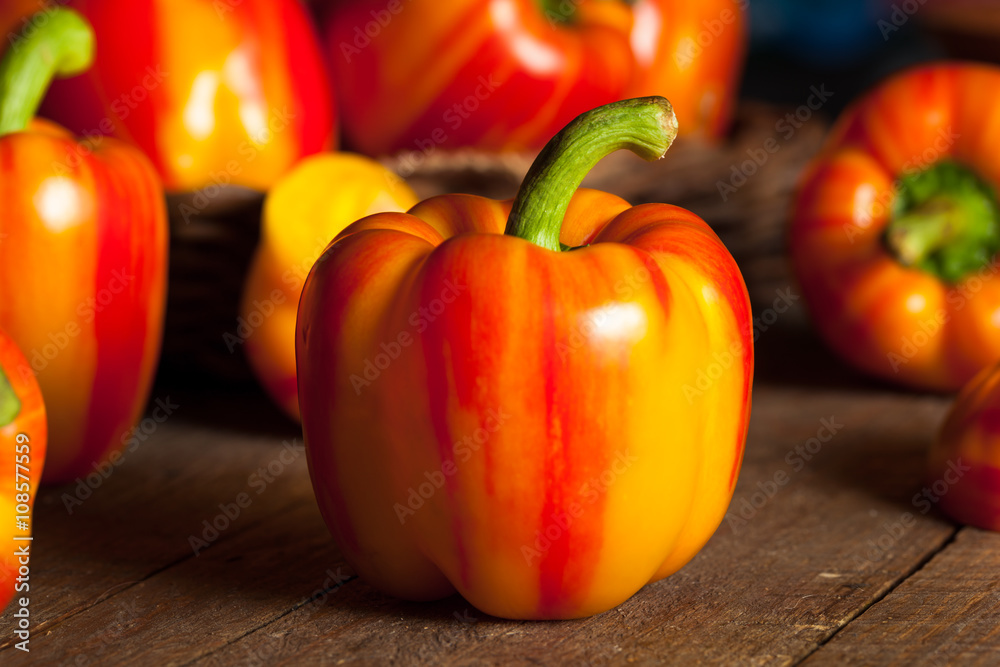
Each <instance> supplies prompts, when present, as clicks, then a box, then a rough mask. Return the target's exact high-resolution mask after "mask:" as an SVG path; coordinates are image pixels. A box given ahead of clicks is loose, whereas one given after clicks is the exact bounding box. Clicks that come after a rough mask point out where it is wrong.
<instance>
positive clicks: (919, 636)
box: [805, 528, 1000, 667]
mask: <svg viewBox="0 0 1000 667" xmlns="http://www.w3.org/2000/svg"><path fill="white" fill-rule="evenodd" d="M998 573H1000V535H998V534H997V533H989V532H986V531H982V530H978V529H976V528H963V529H962V530H961V531H960V532H959V533H958V535H957V536H956V538H955V541H954V542H953V543H952V544H950V545H949V546H948V548H947V549H945V550H944V551H942V552H941V553H940V554H938V555H937V556H935V557H934V558H933V559H932V560H931V561H930V562H929V563H927V565H926V566H925V567H923V568H922V569H921V570H920V571H919V572H917V573H916V574H914V575H913V576H912V577H910V578H909V579H907V580H906V581H905V582H903V583H902V584H901V585H900V586H899V587H898V588H897V589H896V590H894V591H893V592H892V593H891V594H889V595H888V596H887V597H886V598H885V600H883V601H882V602H881V603H879V604H877V605H875V606H874V607H872V608H871V609H869V610H868V611H866V612H865V613H863V614H861V616H859V617H858V618H857V620H855V621H854V622H853V623H851V624H850V625H849V626H848V627H847V628H846V629H845V630H844V631H843V632H841V633H839V634H838V635H837V636H836V637H835V638H834V639H833V640H832V641H831V642H829V643H828V644H826V645H825V646H823V648H822V649H820V650H819V651H817V652H816V653H814V654H813V655H812V656H811V657H810V658H809V660H807V661H806V663H805V664H806V665H809V667H814V666H815V665H843V664H861V663H866V664H889V663H895V664H908V665H950V664H962V665H990V666H993V665H996V664H997V662H998V661H1000V574H998Z"/></svg>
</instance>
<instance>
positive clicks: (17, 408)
mask: <svg viewBox="0 0 1000 667" xmlns="http://www.w3.org/2000/svg"><path fill="white" fill-rule="evenodd" d="M19 414H21V399H19V398H18V397H17V394H15V393H14V388H13V387H11V386H10V381H9V380H8V379H7V376H6V375H5V374H4V372H3V369H2V368H0V428H3V427H4V426H6V425H7V424H9V423H11V422H12V421H14V420H15V419H17V416H18V415H19Z"/></svg>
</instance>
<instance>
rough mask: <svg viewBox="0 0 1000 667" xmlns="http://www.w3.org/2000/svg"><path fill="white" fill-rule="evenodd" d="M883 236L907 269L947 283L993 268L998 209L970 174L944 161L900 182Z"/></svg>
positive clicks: (999, 230) (999, 236)
mask: <svg viewBox="0 0 1000 667" xmlns="http://www.w3.org/2000/svg"><path fill="white" fill-rule="evenodd" d="M893 209H894V210H893V219H892V222H890V223H889V226H888V227H887V229H886V233H885V243H886V245H887V246H888V248H889V251H890V252H891V253H892V254H893V255H894V256H895V257H896V259H897V260H899V262H900V263H901V264H903V265H904V266H911V267H914V268H918V269H921V270H923V271H926V272H927V273H931V274H933V275H935V276H937V277H938V278H941V279H942V280H944V281H946V282H949V283H957V282H958V281H960V280H961V279H962V278H963V277H964V276H965V275H967V274H969V273H971V272H973V271H977V270H979V269H981V268H983V267H984V266H986V265H987V264H989V263H990V262H991V261H992V260H993V257H994V255H995V254H996V253H997V251H998V250H1000V208H998V206H997V200H996V197H995V195H994V193H993V189H992V188H991V187H990V186H989V185H988V184H987V183H985V182H984V181H983V180H982V179H980V178H979V177H978V176H977V175H976V174H975V173H974V172H973V171H972V170H971V169H968V168H967V167H964V166H962V165H960V164H957V163H955V162H950V161H942V162H938V163H937V164H934V165H932V166H931V167H929V168H927V169H925V170H923V171H921V172H918V173H916V174H911V175H907V176H906V177H904V178H903V179H902V181H901V182H900V190H899V194H898V195H897V197H896V200H895V204H894V207H893Z"/></svg>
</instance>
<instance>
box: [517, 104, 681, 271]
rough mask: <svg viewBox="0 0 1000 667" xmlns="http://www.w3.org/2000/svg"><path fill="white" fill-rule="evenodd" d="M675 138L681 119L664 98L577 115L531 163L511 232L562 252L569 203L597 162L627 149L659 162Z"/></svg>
mask: <svg viewBox="0 0 1000 667" xmlns="http://www.w3.org/2000/svg"><path fill="white" fill-rule="evenodd" d="M676 136H677V117H676V116H674V111H673V108H671V106H670V102H668V101H667V100H666V99H664V98H662V97H642V98H638V99H633V100H623V101H621V102H615V103H613V104H608V105H605V106H602V107H598V108H596V109H594V110H592V111H588V112H586V113H584V114H581V115H580V116H577V118H576V119H575V120H573V121H572V122H571V123H570V124H569V125H567V126H566V127H565V128H563V130H562V131H560V132H559V134H557V135H556V136H554V137H553V138H552V140H551V141H549V143H548V144H546V146H545V148H544V149H542V152H541V153H540V154H539V155H538V157H537V158H536V159H535V162H534V163H533V164H532V165H531V169H529V170H528V175H527V176H525V177H524V182H523V183H521V189H520V190H518V193H517V198H516V199H515V200H514V205H513V208H512V209H511V212H510V217H509V218H508V219H507V230H506V234H507V235H508V236H516V237H518V238H522V239H524V240H526V241H531V242H532V243H534V244H535V245H538V246H541V247H543V248H548V249H549V250H554V251H557V252H558V251H559V250H560V249H561V246H560V243H559V232H560V230H561V228H562V222H563V218H565V217H566V210H567V209H568V208H569V202H570V200H571V199H572V198H573V194H574V193H575V192H576V190H577V188H579V187H580V183H581V182H582V181H583V178H584V177H585V176H586V175H587V174H588V173H589V172H590V170H591V169H593V168H594V165H596V164H597V163H598V162H599V161H600V160H601V159H603V158H604V157H606V156H608V155H610V154H611V153H614V152H615V151H617V150H621V149H623V148H627V149H628V150H630V151H632V152H633V153H635V154H636V155H638V156H639V157H641V158H643V159H644V160H650V161H652V160H657V159H659V158H661V157H663V155H664V154H665V153H666V152H667V149H668V148H670V144H672V143H673V141H674V138H675V137H676Z"/></svg>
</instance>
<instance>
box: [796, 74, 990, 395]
mask: <svg viewBox="0 0 1000 667" xmlns="http://www.w3.org/2000/svg"><path fill="white" fill-rule="evenodd" d="M997 90H1000V69H997V68H996V67H991V66H987V65H972V64H936V65H929V66H923V67H918V68H915V69H912V70H910V71H907V72H905V73H903V74H900V75H897V76H895V77H893V78H892V79H890V80H889V81H887V82H885V83H884V84H882V85H881V86H879V87H878V88H877V89H876V90H874V91H873V92H872V93H870V94H869V95H867V96H866V97H864V98H863V99H861V100H860V101H858V102H857V103H855V104H854V105H853V106H852V107H851V108H850V109H849V110H847V111H846V112H845V113H844V115H843V116H842V117H841V118H840V119H839V120H838V122H837V125H836V127H835V128H834V130H833V131H832V133H831V136H830V137H829V138H828V140H827V142H826V145H825V147H824V148H823V150H822V152H821V153H820V155H819V156H818V157H817V158H816V161H815V162H814V164H813V165H812V166H811V167H810V169H809V170H808V172H807V174H806V176H805V178H804V180H803V183H802V186H801V188H800V191H799V193H798V196H797V198H796V201H795V204H794V209H793V213H792V228H791V237H790V247H791V254H792V264H793V267H794V270H795V274H796V275H797V276H798V280H799V282H800V283H801V285H802V291H803V294H804V296H805V298H806V302H807V303H808V305H809V308H810V311H811V314H812V318H813V320H814V321H815V323H816V326H817V328H818V329H819V332H820V334H821V335H822V336H823V338H824V339H825V340H826V342H827V343H828V344H829V345H830V347H832V348H833V349H834V350H835V351H836V352H837V353H839V354H840V355H841V356H842V357H843V358H844V359H846V360H847V361H849V362H850V363H852V364H853V365H854V366H856V367H858V368H860V369H862V370H864V371H867V372H869V373H871V374H873V375H876V376H878V377H882V378H885V379H888V380H893V381H897V382H899V383H901V384H905V385H909V386H913V387H921V388H926V389H935V390H946V391H952V390H957V389H958V388H959V387H961V386H962V385H963V384H964V383H965V382H967V381H968V380H969V379H970V378H971V377H972V376H973V375H975V374H976V373H977V372H978V371H979V370H981V369H982V368H983V367H985V366H987V365H990V364H991V363H993V362H995V361H997V360H998V359H1000V279H998V277H997V274H998V268H1000V267H998V264H997V261H996V253H997V251H998V250H1000V215H998V206H997V200H996V195H995V193H996V191H997V188H998V186H1000V162H998V161H997V159H996V154H997V151H998V150H1000V125H998V124H997V123H996V119H997V114H996V112H995V111H996V109H995V107H996V104H995V102H996V100H995V99H994V98H995V94H994V91H997Z"/></svg>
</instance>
